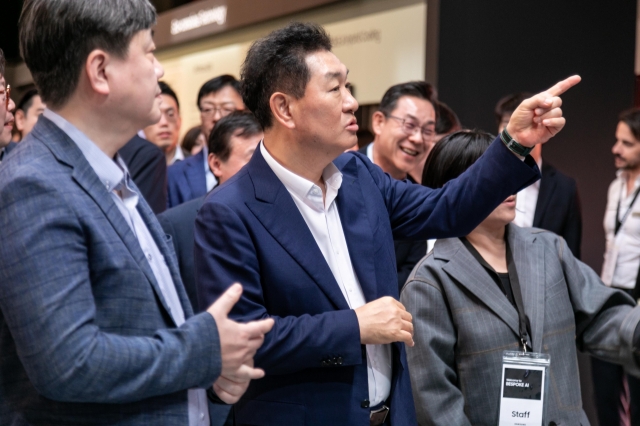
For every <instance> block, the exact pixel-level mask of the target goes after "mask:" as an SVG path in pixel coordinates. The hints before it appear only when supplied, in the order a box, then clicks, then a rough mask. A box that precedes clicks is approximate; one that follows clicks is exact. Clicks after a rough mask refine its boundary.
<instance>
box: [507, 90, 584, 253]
mask: <svg viewBox="0 0 640 426" xmlns="http://www.w3.org/2000/svg"><path fill="white" fill-rule="evenodd" d="M530 96H531V94H530V93H527V92H521V93H514V94H511V95H507V96H505V97H503V98H502V99H500V101H498V104H497V105H496V108H495V117H496V121H497V124H498V132H501V131H502V130H503V129H504V127H505V126H506V125H507V123H508V122H509V118H511V114H512V113H513V111H514V110H515V109H516V108H517V107H518V105H520V103H521V102H522V101H523V100H525V99H527V98H529V97H530ZM530 155H531V156H532V157H533V159H534V160H535V161H536V163H537V164H538V167H539V168H540V172H541V173H542V178H541V179H540V180H539V181H537V182H536V183H534V184H533V185H531V186H529V187H527V188H525V189H523V190H522V191H520V192H519V193H518V199H517V201H516V202H517V206H516V217H515V219H514V222H513V223H515V224H516V225H518V226H520V227H532V226H533V227H536V228H542V229H546V230H548V231H551V232H554V233H556V234H558V235H560V236H561V237H562V238H564V239H565V241H566V242H567V245H568V246H569V248H570V249H571V252H572V253H573V255H574V256H575V257H576V258H577V259H580V243H581V241H582V213H581V210H580V199H579V197H578V187H577V185H576V181H575V180H574V179H573V178H571V177H569V176H567V175H565V174H564V173H562V172H561V171H559V170H558V169H556V168H555V167H553V166H552V165H551V164H549V162H547V161H542V145H541V144H540V145H536V147H535V148H534V149H533V151H531V154H530Z"/></svg>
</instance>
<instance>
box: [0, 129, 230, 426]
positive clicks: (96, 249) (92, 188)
mask: <svg viewBox="0 0 640 426" xmlns="http://www.w3.org/2000/svg"><path fill="white" fill-rule="evenodd" d="M137 209H138V212H139V213H140V216H141V217H142V219H143V220H144V222H145V224H146V225H147V227H148V228H149V232H150V233H151V235H152V237H153V239H154V240H155V242H156V244H157V245H158V248H159V249H160V252H161V253H162V256H163V257H164V260H165V261H166V263H167V266H168V268H169V270H170V271H171V277H172V279H173V282H174V283H175V287H176V291H177V294H178V297H179V299H180V303H181V304H182V308H183V309H184V314H185V318H186V322H185V323H184V324H183V325H182V326H180V327H176V324H175V323H174V321H173V319H172V317H171V315H170V314H169V307H168V305H167V303H166V301H165V299H164V296H163V293H162V291H161V290H160V287H159V284H158V282H157V281H156V278H155V276H154V274H153V271H152V270H151V266H150V265H149V263H148V261H147V259H146V257H145V254H144V252H143V251H142V249H141V247H140V243H139V242H138V240H137V239H136V237H135V234H134V233H133V231H132V230H131V228H130V227H129V225H128V224H127V222H126V220H125V218H124V217H123V215H122V214H121V213H120V210H119V209H118V207H117V206H116V204H115V202H114V200H113V198H112V195H111V194H110V192H109V191H108V190H107V188H106V187H105V185H104V183H102V182H101V181H100V179H99V178H98V176H97V175H96V173H95V172H94V170H93V169H92V168H91V166H90V165H89V163H88V162H87V160H86V159H85V157H84V156H83V154H82V152H81V151H80V149H79V148H78V147H77V145H76V144H75V143H74V142H73V141H72V140H71V139H70V138H69V137H68V136H67V135H66V134H65V133H64V132H63V131H62V130H60V129H59V128H58V127H57V126H56V125H55V124H53V123H52V122H51V121H49V120H47V119H46V118H45V117H40V120H39V121H38V124H36V126H35V128H34V129H33V131H32V132H31V133H30V134H29V135H28V136H27V137H26V138H25V140H24V141H22V142H20V144H18V147H16V148H15V150H14V151H13V152H12V153H11V155H10V156H9V157H8V158H7V160H6V161H3V162H2V164H1V165H0V241H2V243H1V244H0V424H2V425H7V424H8V425H19V426H22V425H43V426H44V425H47V426H48V425H89V424H91V425H93V424H101V425H102V424H109V425H120V426H123V425H127V426H134V425H135V426H138V425H167V426H178V425H179V426H184V425H186V424H187V423H188V404H187V389H190V388H194V387H200V388H208V387H210V386H211V385H212V384H213V382H214V380H216V378H217V377H218V375H219V374H220V368H221V365H220V355H219V354H220V346H219V337H218V332H217V328H216V324H215V321H214V320H213V317H212V316H211V315H209V314H207V313H203V314H199V315H195V316H194V315H193V313H192V310H191V306H190V304H189V301H188V299H187V294H186V292H185V291H184V288H183V286H182V282H181V280H180V275H179V273H178V267H177V262H176V259H175V253H174V251H173V248H172V244H171V241H170V240H169V239H167V237H166V236H165V233H164V232H163V231H162V228H161V227H160V224H159V223H158V221H157V220H156V218H155V216H154V214H153V212H152V211H151V209H150V208H149V205H148V204H147V203H146V202H145V201H144V199H142V198H140V200H139V202H138V206H137Z"/></svg>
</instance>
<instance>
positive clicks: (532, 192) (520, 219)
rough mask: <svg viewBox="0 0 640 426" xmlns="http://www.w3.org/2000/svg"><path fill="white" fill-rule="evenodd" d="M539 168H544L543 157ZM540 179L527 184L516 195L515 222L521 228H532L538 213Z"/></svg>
mask: <svg viewBox="0 0 640 426" xmlns="http://www.w3.org/2000/svg"><path fill="white" fill-rule="evenodd" d="M538 168H539V169H540V170H542V158H541V159H540V161H539V162H538ZM540 181H541V179H538V180H537V181H536V182H535V183H533V184H531V185H529V186H527V187H526V188H524V189H523V190H521V191H520V192H518V196H517V197H516V217H515V219H513V223H515V224H516V225H518V226H519V227H521V228H531V227H532V226H533V219H534V217H535V215H536V205H537V204H538V195H539V194H540Z"/></svg>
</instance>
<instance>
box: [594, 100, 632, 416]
mask: <svg viewBox="0 0 640 426" xmlns="http://www.w3.org/2000/svg"><path fill="white" fill-rule="evenodd" d="M615 137H616V142H615V143H614V145H613V147H612V148H611V152H612V153H613V157H614V161H615V166H616V169H618V171H617V173H616V179H615V180H614V181H613V182H611V185H610V186H609V193H608V196H607V209H606V212H605V216H604V231H605V237H606V242H607V245H606V251H605V254H604V264H603V266H602V281H603V282H604V283H605V284H606V285H608V286H611V287H613V288H617V289H619V290H622V291H624V292H626V293H628V294H629V295H631V296H632V297H633V299H634V300H635V301H637V300H638V299H640V284H639V283H638V281H639V280H640V272H639V270H640V203H639V202H637V201H636V200H637V198H638V193H639V192H640V109H637V108H636V109H631V110H627V111H624V112H622V113H621V114H620V117H619V121H618V126H617V128H616V135H615ZM592 369H593V381H594V389H595V396H596V408H597V412H598V420H599V422H600V424H601V425H617V424H624V423H626V424H630V425H632V426H637V425H640V379H638V378H636V377H633V376H630V375H628V374H625V371H624V369H623V368H622V367H620V366H619V365H615V364H611V363H608V362H605V361H601V360H597V359H592ZM625 381H626V382H627V385H628V386H625ZM625 387H626V388H628V394H627V391H626V390H625ZM621 422H622V423H621ZM627 422H630V423H627Z"/></svg>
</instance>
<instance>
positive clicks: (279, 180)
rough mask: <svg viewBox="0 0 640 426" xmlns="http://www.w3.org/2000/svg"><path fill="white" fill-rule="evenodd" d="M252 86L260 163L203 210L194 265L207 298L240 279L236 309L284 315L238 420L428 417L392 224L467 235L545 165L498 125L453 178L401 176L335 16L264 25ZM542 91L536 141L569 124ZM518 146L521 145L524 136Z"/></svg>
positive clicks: (529, 133) (246, 84)
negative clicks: (372, 156) (362, 108)
mask: <svg viewBox="0 0 640 426" xmlns="http://www.w3.org/2000/svg"><path fill="white" fill-rule="evenodd" d="M241 75H242V81H243V92H242V93H243V99H244V102H245V105H247V107H248V108H249V109H250V110H251V111H252V112H253V113H254V114H255V115H256V117H257V118H258V121H260V123H261V124H262V126H263V128H264V129H265V136H264V140H263V143H261V144H260V146H259V149H257V150H256V152H255V154H254V156H253V158H252V159H251V161H250V162H249V164H248V165H247V166H245V167H244V168H243V169H242V170H241V171H240V172H238V173H237V174H236V175H235V176H234V177H233V178H231V179H230V180H229V181H228V182H227V183H226V184H225V185H223V186H221V187H220V188H217V189H216V190H214V191H213V192H212V193H211V194H210V195H209V196H208V197H207V199H206V201H205V203H204V205H203V206H202V208H201V209H200V212H199V213H198V217H197V219H196V235H195V238H196V251H195V260H196V281H197V284H198V298H199V301H200V303H203V304H205V305H206V303H209V302H210V301H211V300H215V298H216V297H218V296H219V295H220V294H221V293H222V292H223V291H224V290H225V289H226V288H227V286H229V285H230V284H231V283H233V282H234V281H240V282H242V283H243V284H244V286H245V292H244V293H243V296H242V298H241V300H240V302H238V304H237V305H236V306H235V307H234V308H233V310H232V312H231V316H232V317H234V318H236V319H238V320H240V321H249V320H254V319H259V318H273V319H274V320H275V325H274V327H273V330H272V331H271V332H270V333H269V334H268V335H267V336H265V342H264V345H263V346H262V347H261V348H260V349H259V351H258V352H257V353H256V357H255V364H256V366H259V367H261V368H263V369H264V370H265V372H266V377H265V378H264V379H263V380H260V381H256V382H253V383H251V385H250V386H249V389H248V391H247V392H246V394H245V395H244V396H243V397H242V399H241V400H240V401H239V402H238V403H236V404H235V405H234V413H235V421H236V424H239V425H302V424H304V425H318V426H320V425H362V426H364V425H374V426H375V425H383V424H386V425H389V424H391V425H394V426H396V425H415V424H416V417H415V409H414V405H413V401H412V395H411V384H410V381H409V371H408V369H407V361H406V356H405V348H404V344H409V345H413V339H412V333H413V326H412V323H411V316H410V315H409V314H408V313H407V312H406V310H405V309H404V307H403V306H402V305H401V304H400V303H399V302H398V301H397V298H398V285H397V278H396V268H395V255H394V248H393V247H394V246H393V241H394V239H423V240H424V239H427V238H433V237H436V238H441V237H444V236H453V235H456V236H457V235H464V234H465V233H467V232H469V231H470V230H471V229H473V228H474V227H475V226H476V225H477V224H478V223H480V221H481V220H482V219H483V218H484V217H486V216H487V215H488V214H489V212H491V211H492V210H493V209H494V207H495V206H497V205H498V204H499V203H500V202H502V201H503V200H504V199H505V198H507V196H509V195H511V194H513V193H515V192H517V191H518V189H520V188H522V187H523V186H525V185H528V184H530V183H532V182H533V181H535V180H536V179H537V178H538V177H539V173H538V170H537V167H536V166H535V164H534V163H532V162H531V160H530V159H529V158H526V159H525V161H522V160H521V159H520V158H518V157H516V155H514V154H513V153H512V152H510V150H509V149H508V148H507V147H506V146H505V145H504V144H503V143H502V142H501V141H499V140H496V141H495V142H494V144H493V146H492V147H491V148H490V149H489V151H488V152H487V154H486V155H485V156H483V158H482V159H481V160H480V161H478V162H477V163H476V164H475V165H474V166H473V167H472V168H471V169H470V170H469V172H468V173H466V174H465V175H463V176H461V177H460V178H459V179H457V180H456V181H454V182H452V183H451V184H450V185H447V186H446V187H445V188H444V189H442V190H431V189H429V188H425V187H422V186H420V185H413V184H410V183H407V182H403V181H397V180H394V179H392V178H391V177H389V176H388V175H386V174H384V173H383V172H382V171H381V170H380V168H379V167H378V166H376V165H374V164H373V163H371V162H370V161H369V160H368V159H367V158H366V157H364V156H363V155H361V154H359V153H353V152H351V153H348V154H343V155H341V153H343V152H344V151H345V150H346V149H347V148H349V147H351V146H353V145H354V144H355V142H356V132H357V130H358V126H357V124H356V121H355V117H354V112H355V111H356V109H357V108H358V103H357V102H356V100H355V99H354V98H353V97H352V96H351V92H350V90H349V83H348V81H347V69H346V67H345V66H344V65H343V64H342V63H341V62H340V61H339V59H338V58H337V57H336V56H335V55H334V54H333V53H331V42H330V39H329V37H328V35H327V34H326V33H325V32H324V30H323V29H322V28H321V27H318V26H316V25H313V24H300V23H293V24H289V25H288V26H287V27H285V28H283V29H280V30H277V31H275V32H273V33H271V34H270V35H268V36H267V37H265V38H263V39H261V40H259V41H257V42H256V43H255V44H254V45H253V46H252V47H251V48H250V49H249V52H248V54H247V58H246V60H245V62H244V65H243V69H242V74H241ZM577 81H579V78H578V77H573V78H570V79H568V80H566V81H564V82H561V83H559V84H558V85H556V86H554V87H553V88H552V89H549V91H547V92H543V93H541V94H539V95H537V96H535V97H533V98H531V99H528V100H527V101H525V102H524V103H523V105H522V106H521V107H520V108H519V109H518V110H517V111H516V112H515V113H514V115H513V118H512V120H511V122H510V123H509V127H508V129H509V131H510V133H511V135H513V138H515V140H517V141H518V142H520V143H521V144H524V145H527V146H531V145H533V144H535V143H541V142H544V141H546V140H548V139H549V138H550V137H551V136H552V135H553V134H555V133H557V132H558V131H559V130H560V129H561V128H562V127H563V125H564V118H562V112H561V110H560V109H559V108H558V107H559V105H560V102H561V100H560V98H558V97H557V95H559V94H560V93H562V92H563V91H564V90H566V89H567V88H568V87H570V86H572V85H573V84H576V83H577ZM516 149H517V148H516Z"/></svg>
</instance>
